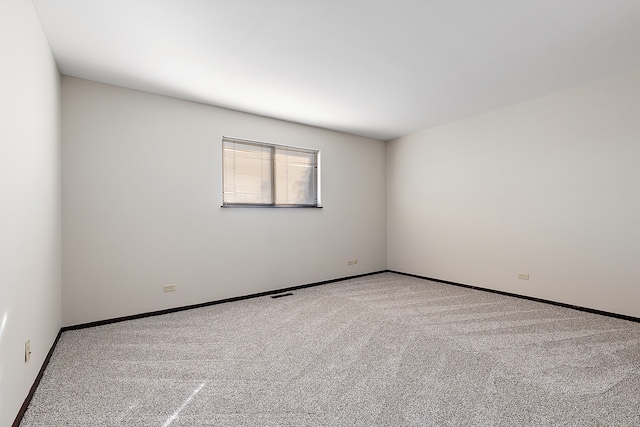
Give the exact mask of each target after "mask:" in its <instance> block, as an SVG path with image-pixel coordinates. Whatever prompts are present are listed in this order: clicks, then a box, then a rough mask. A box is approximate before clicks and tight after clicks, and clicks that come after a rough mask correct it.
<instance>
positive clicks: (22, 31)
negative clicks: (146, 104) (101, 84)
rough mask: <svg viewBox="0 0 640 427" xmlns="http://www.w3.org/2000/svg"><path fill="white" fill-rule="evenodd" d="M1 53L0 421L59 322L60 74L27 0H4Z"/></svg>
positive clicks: (8, 419) (8, 415) (21, 394)
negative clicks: (28, 352)
mask: <svg viewBox="0 0 640 427" xmlns="http://www.w3.org/2000/svg"><path fill="white" fill-rule="evenodd" d="M0 58H2V66H1V67H0V425H2V426H9V425H11V423H12V422H13V420H14V419H15V417H16V415H17V414H18V411H19V409H20V406H21V405H22V403H23V401H24V399H25V398H26V396H27V394H28V392H29V389H30V388H31V385H32V384H33V382H34V380H35V377H36V375H37V373H38V371H39V370H40V367H41V366H42V363H43V362H44V358H45V357H46V355H47V352H48V351H49V349H50V348H51V345H52V344H53V341H54V340H55V337H56V335H57V333H58V331H59V330H60V322H61V314H60V307H61V272H60V271H61V267H60V224H61V213H60V206H61V202H60V80H59V79H60V77H59V74H58V69H57V67H56V65H55V62H54V60H53V57H52V55H51V51H50V50H49V45H48V44H47V41H46V39H45V37H44V34H43V32H42V29H41V27H40V22H39V20H38V18H37V16H36V14H35V11H34V10H33V6H32V4H31V2H30V1H28V0H2V2H0ZM27 339H30V340H31V351H32V356H31V360H30V361H29V362H27V363H25V361H24V342H25V341H26V340H27Z"/></svg>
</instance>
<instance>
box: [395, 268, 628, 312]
mask: <svg viewBox="0 0 640 427" xmlns="http://www.w3.org/2000/svg"><path fill="white" fill-rule="evenodd" d="M387 271H388V272H389V273H396V274H402V275H403V276H409V277H415V278H418V279H424V280H429V281H431V282H438V283H444V284H447V285H453V286H461V287H463V288H469V289H476V290H478V291H485V292H491V293H494V294H500V295H506V296H509V297H514V298H521V299H526V300H529V301H536V302H542V303H545V304H551V305H557V306H559V307H564V308H570V309H572V310H578V311H586V312H587V313H591V314H599V315H601V316H607V317H615V318H616V319H623V320H628V321H630V322H637V323H640V317H633V316H627V315H626V314H619V313H611V312H609V311H602V310H596V309H594V308H587V307H580V306H579V305H572V304H566V303H564V302H557V301H551V300H547V299H542V298H536V297H528V296H526V295H519V294H514V293H511V292H505V291H498V290H496V289H489V288H481V287H479V286H473V285H466V284H464V283H457V282H450V281H448V280H442V279H435V278H433V277H426V276H419V275H417V274H411V273H403V272H402V271H395V270H387Z"/></svg>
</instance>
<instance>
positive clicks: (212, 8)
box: [33, 0, 640, 140]
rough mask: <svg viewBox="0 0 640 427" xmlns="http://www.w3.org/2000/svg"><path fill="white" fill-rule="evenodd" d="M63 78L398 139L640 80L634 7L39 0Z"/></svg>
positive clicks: (462, 0) (600, 3)
mask: <svg viewBox="0 0 640 427" xmlns="http://www.w3.org/2000/svg"><path fill="white" fill-rule="evenodd" d="M33 4H34V6H35V8H36V11H37V13H38V16H39V17H40V21H41V23H42V27H43V29H44V31H45V33H46V36H47V38H48V40H49V43H50V46H51V50H52V52H53V55H54V56H55V59H56V61H57V63H58V67H59V69H60V72H61V73H62V74H66V75H70V76H76V77H80V78H84V79H89V80H95V81H98V82H104V83H109V84H114V85H118V86H123V87H128V88H133V89H139V90H143V91H148V92H153V93H158V94H163V95H169V96H174V97H178V98H183V99H188V100H193V101H197V102H202V103H206V104H211V105H217V106H222V107H226V108H231V109H234V110H240V111H246V112H250V113H255V114H259V115H263V116H268V117H274V118H278V119H283V120H288V121H292V122H298V123H304V124H308V125H313V126H319V127H323V128H328V129H334V130H339V131H343V132H347V133H352V134H357V135H363V136H368V137H373V138H377V139H382V140H388V139H392V138H395V137H398V136H401V135H405V134H408V133H412V132H415V131H418V130H421V129H425V128H430V127H434V126H437V125H441V124H444V123H449V122H452V121H455V120H459V119H462V118H465V117H470V116H473V115H477V114H481V113H483V112H487V111H490V110H494V109H497V108H501V107H506V106H509V105H513V104H516V103H520V102H523V101H526V100H529V99H533V98H537V97H540V96H544V95H547V94H551V93H554V92H558V91H560V90H563V89H567V88H570V87H573V86H577V85H580V84H583V83H586V82H589V81H592V80H596V79H600V78H604V77H607V76H610V75H613V74H617V73H620V72H624V71H628V70H632V69H637V68H640V1H638V0H535V1H532V0H456V1H453V0H393V1H390V0H389V1H384V0H377V1H375V0H374V1H372V0H322V1H320V0H314V1H310V0H91V1H87V0H33Z"/></svg>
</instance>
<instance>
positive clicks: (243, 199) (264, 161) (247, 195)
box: [223, 141, 273, 204]
mask: <svg viewBox="0 0 640 427" xmlns="http://www.w3.org/2000/svg"><path fill="white" fill-rule="evenodd" d="M272 168H273V147H268V146H259V145H253V144H243V143H239V142H228V141H225V142H224V145H223V169H224V189H223V191H224V200H223V201H224V203H225V204H226V203H229V204H234V203H240V204H242V203H246V204H272V203H273V191H272V185H271V177H272Z"/></svg>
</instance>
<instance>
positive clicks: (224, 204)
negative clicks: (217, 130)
mask: <svg viewBox="0 0 640 427" xmlns="http://www.w3.org/2000/svg"><path fill="white" fill-rule="evenodd" d="M225 142H230V143H238V144H245V145H253V146H257V147H261V148H267V149H270V150H272V153H273V154H272V169H271V174H270V178H271V183H270V184H271V189H272V191H271V203H237V202H228V201H227V198H226V197H225V189H226V187H225ZM278 149H280V150H288V151H293V152H296V151H297V152H303V153H307V154H308V153H313V154H314V155H315V159H316V167H315V170H316V176H315V179H316V203H315V204H295V203H294V204H278V203H276V198H277V196H276V187H277V185H276V180H277V179H278V178H277V173H276V166H275V152H276V150H278ZM320 165H321V161H320V150H317V149H312V148H304V147H297V146H292V145H283V144H274V143H271V142H263V141H256V140H250V139H243V138H236V137H230V136H223V137H222V207H223V208H238V207H249V208H251V207H268V208H322V202H321V179H320V177H321V166H320ZM265 184H267V183H266V182H265Z"/></svg>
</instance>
